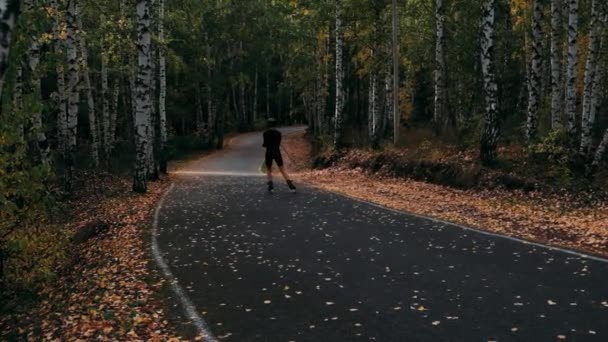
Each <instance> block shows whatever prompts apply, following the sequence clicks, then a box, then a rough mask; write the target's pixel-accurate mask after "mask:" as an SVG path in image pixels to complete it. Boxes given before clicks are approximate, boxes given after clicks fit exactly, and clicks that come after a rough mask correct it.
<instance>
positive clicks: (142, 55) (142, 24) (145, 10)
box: [133, 0, 152, 193]
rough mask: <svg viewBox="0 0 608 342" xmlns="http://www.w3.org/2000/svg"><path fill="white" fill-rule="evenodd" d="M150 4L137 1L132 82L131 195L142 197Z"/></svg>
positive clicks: (148, 103)
mask: <svg viewBox="0 0 608 342" xmlns="http://www.w3.org/2000/svg"><path fill="white" fill-rule="evenodd" d="M150 17H151V13H150V0H138V1H137V50H138V57H137V79H136V82H135V109H136V111H135V170H134V177H133V191H135V192H140V193H145V192H146V191H147V178H148V168H147V166H148V145H149V144H151V143H152V142H151V141H149V132H148V128H149V121H150V113H151V111H152V94H151V91H150V83H151V78H152V74H151V70H152V65H151V60H150V57H151V54H150V50H151V36H150Z"/></svg>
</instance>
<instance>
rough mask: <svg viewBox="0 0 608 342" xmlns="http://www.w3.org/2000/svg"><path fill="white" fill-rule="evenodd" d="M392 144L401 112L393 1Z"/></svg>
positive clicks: (396, 19) (396, 30) (395, 7)
mask: <svg viewBox="0 0 608 342" xmlns="http://www.w3.org/2000/svg"><path fill="white" fill-rule="evenodd" d="M392 7H393V20H392V24H393V28H392V31H393V32H392V33H393V46H392V47H393V49H392V50H393V101H392V102H393V144H394V145H395V146H397V144H398V143H399V130H400V128H401V127H399V126H400V125H401V112H400V111H399V46H400V45H399V41H398V37H399V13H398V7H397V0H393V6H392Z"/></svg>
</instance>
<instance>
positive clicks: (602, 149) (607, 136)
mask: <svg viewBox="0 0 608 342" xmlns="http://www.w3.org/2000/svg"><path fill="white" fill-rule="evenodd" d="M607 148H608V129H607V130H606V132H605V133H604V137H603V138H602V141H601V142H600V144H599V146H598V147H597V150H595V157H594V158H593V163H592V166H593V168H594V169H597V167H598V166H600V163H601V162H602V160H603V159H604V154H606V149H607Z"/></svg>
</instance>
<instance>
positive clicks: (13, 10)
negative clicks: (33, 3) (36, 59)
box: [0, 0, 20, 97]
mask: <svg viewBox="0 0 608 342" xmlns="http://www.w3.org/2000/svg"><path fill="white" fill-rule="evenodd" d="M19 4H20V1H19V0H0V13H2V15H1V16H0V25H2V30H0V42H2V44H0V97H1V96H2V89H3V86H4V75H5V74H6V70H7V69H8V62H9V60H8V54H9V52H10V48H11V42H12V39H13V30H14V29H15V25H16V23H17V17H18V15H19Z"/></svg>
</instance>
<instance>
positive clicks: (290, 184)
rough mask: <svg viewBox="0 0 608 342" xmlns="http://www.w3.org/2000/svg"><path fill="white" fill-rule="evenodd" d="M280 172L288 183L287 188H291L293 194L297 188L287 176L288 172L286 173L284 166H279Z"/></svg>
mask: <svg viewBox="0 0 608 342" xmlns="http://www.w3.org/2000/svg"><path fill="white" fill-rule="evenodd" d="M279 171H281V174H282V175H283V178H285V181H286V182H287V186H289V190H291V191H292V192H295V191H296V187H295V185H293V182H292V181H291V179H289V176H288V175H287V172H285V169H284V168H283V167H282V166H279Z"/></svg>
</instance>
